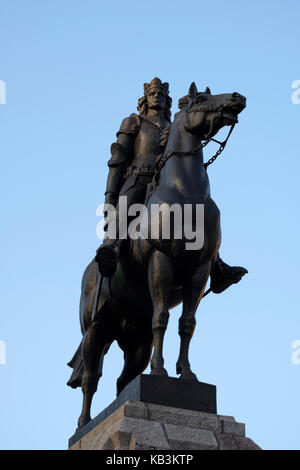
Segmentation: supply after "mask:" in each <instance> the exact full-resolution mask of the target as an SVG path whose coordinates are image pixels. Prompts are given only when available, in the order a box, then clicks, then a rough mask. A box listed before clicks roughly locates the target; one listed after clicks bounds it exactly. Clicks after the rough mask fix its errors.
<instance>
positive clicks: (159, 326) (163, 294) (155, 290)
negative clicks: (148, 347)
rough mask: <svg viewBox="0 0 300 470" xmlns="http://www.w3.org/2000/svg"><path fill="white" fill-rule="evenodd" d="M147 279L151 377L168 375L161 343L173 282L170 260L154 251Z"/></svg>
mask: <svg viewBox="0 0 300 470" xmlns="http://www.w3.org/2000/svg"><path fill="white" fill-rule="evenodd" d="M148 279H149V288H150V294H151V299H152V303H153V321H152V330H153V342H154V352H153V356H152V359H151V374H152V375H168V373H167V371H166V369H164V359H163V341H164V335H165V331H166V329H167V325H168V320H169V316H170V314H169V310H168V308H169V296H170V289H171V285H172V280H173V266H172V264H171V261H170V258H169V257H168V256H167V255H165V254H164V253H161V252H160V251H154V253H153V254H152V256H151V258H150V263H149V268H148Z"/></svg>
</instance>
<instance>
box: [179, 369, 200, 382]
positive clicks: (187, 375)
mask: <svg viewBox="0 0 300 470" xmlns="http://www.w3.org/2000/svg"><path fill="white" fill-rule="evenodd" d="M179 379H180V380H184V381H189V382H198V378H197V376H196V374H194V373H193V372H192V371H189V372H183V373H182V374H181V375H180V377H179Z"/></svg>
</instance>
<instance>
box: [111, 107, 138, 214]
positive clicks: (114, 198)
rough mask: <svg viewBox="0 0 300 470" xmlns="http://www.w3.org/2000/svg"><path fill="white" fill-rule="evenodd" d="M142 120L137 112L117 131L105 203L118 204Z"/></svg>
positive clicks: (112, 147)
mask: <svg viewBox="0 0 300 470" xmlns="http://www.w3.org/2000/svg"><path fill="white" fill-rule="evenodd" d="M139 127H140V120H139V117H138V116H137V115H136V114H131V116H129V117H128V118H126V119H124V120H123V122H122V124H121V127H120V130H119V131H118V132H117V142H115V143H113V144H112V145H111V148H110V150H111V158H110V159H109V161H108V163H107V164H108V167H109V173H108V178H107V184H106V191H105V203H107V204H112V205H113V206H116V205H117V203H118V198H119V192H120V190H121V187H122V185H123V178H124V174H125V172H126V168H127V166H128V165H129V164H130V162H131V160H132V157H133V145H134V139H135V136H136V134H137V133H138V131H139Z"/></svg>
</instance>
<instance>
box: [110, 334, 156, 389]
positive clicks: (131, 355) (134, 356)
mask: <svg viewBox="0 0 300 470" xmlns="http://www.w3.org/2000/svg"><path fill="white" fill-rule="evenodd" d="M150 328H151V326H150ZM122 349H123V348H122ZM151 352H152V334H151V335H149V336H148V337H144V338H139V341H138V342H136V343H135V344H131V345H130V346H129V347H128V349H124V361H125V362H124V368H123V370H122V373H121V375H120V377H119V378H118V380H117V395H119V393H120V392H121V391H122V390H123V388H124V387H126V385H127V384H129V382H131V381H132V380H133V379H134V378H135V377H137V376H138V375H139V374H141V373H142V372H144V370H145V369H146V367H147V366H148V364H149V361H150V358H151Z"/></svg>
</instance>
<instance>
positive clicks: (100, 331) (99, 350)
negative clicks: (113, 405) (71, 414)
mask: <svg viewBox="0 0 300 470" xmlns="http://www.w3.org/2000/svg"><path fill="white" fill-rule="evenodd" d="M110 343H111V341H109V340H108V337H107V332H106V328H105V326H104V322H103V318H100V319H99V320H97V321H95V322H94V323H91V324H90V326H89V328H88V329H87V331H86V333H85V335H84V338H83V343H82V357H83V363H84V373H83V377H82V384H81V387H82V393H83V404H82V411H81V415H80V416H79V419H78V427H79V428H80V427H82V426H84V425H85V424H86V423H88V422H89V421H90V420H91V414H90V413H91V404H92V399H93V396H94V393H95V392H96V390H97V386H98V381H99V378H100V376H101V375H102V362H103V356H104V354H105V353H106V352H107V349H108V348H109V345H110Z"/></svg>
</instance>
